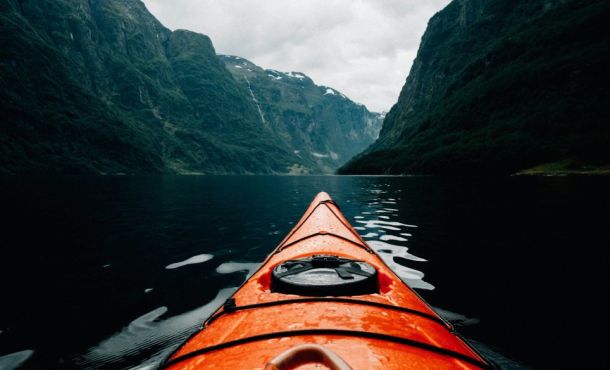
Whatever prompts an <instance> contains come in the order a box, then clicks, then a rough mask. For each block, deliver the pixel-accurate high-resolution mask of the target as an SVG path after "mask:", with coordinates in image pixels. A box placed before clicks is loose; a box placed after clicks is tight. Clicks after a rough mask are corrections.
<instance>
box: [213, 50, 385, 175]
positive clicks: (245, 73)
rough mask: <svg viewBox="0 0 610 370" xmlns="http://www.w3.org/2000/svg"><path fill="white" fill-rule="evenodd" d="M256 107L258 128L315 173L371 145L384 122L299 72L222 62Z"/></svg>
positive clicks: (244, 62)
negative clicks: (269, 132) (271, 134)
mask: <svg viewBox="0 0 610 370" xmlns="http://www.w3.org/2000/svg"><path fill="white" fill-rule="evenodd" d="M220 58H221V60H222V61H223V62H224V63H225V65H226V67H227V69H228V70H229V71H230V72H231V74H232V75H233V77H234V78H235V80H236V81H237V82H238V83H240V84H241V85H242V87H243V88H244V89H245V90H246V91H247V92H248V94H249V95H250V98H251V100H252V101H253V102H254V104H255V105H256V108H257V110H258V115H259V119H260V122H261V124H262V125H264V126H266V127H268V128H269V129H271V130H272V131H273V132H275V133H277V134H278V135H279V136H280V137H281V139H282V140H283V141H284V142H286V143H287V144H288V145H289V146H290V148H291V150H292V151H293V153H296V155H298V156H299V157H300V158H302V160H303V161H304V163H307V164H309V166H311V168H303V170H306V171H313V172H332V171H334V170H335V169H336V168H338V167H339V166H340V165H342V164H344V163H345V162H347V161H348V160H349V159H350V158H352V157H353V156H354V155H356V154H357V153H360V152H361V151H363V150H364V149H366V147H368V146H369V145H370V144H372V143H373V141H375V139H376V138H377V137H378V135H379V130H380V129H381V123H382V118H381V115H380V114H378V113H372V112H369V111H368V110H367V108H366V107H365V106H364V105H362V104H358V103H355V102H353V101H351V100H350V99H349V98H347V97H346V96H345V95H343V94H342V93H340V92H339V91H337V90H335V89H332V88H330V87H326V86H318V85H316V84H315V83H314V82H313V81H312V80H311V79H310V78H309V77H308V76H307V75H305V74H303V73H299V72H288V73H283V72H279V71H275V70H268V69H263V68H261V67H259V66H257V65H255V64H253V63H252V62H250V61H248V60H246V59H243V58H240V57H236V56H220Z"/></svg>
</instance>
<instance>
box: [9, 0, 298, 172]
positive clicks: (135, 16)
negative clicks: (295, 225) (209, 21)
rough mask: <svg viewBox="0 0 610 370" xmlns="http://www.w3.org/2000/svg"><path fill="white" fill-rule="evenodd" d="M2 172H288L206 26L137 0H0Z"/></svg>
mask: <svg viewBox="0 0 610 370" xmlns="http://www.w3.org/2000/svg"><path fill="white" fill-rule="evenodd" d="M0 42H1V44H0V113H1V114H2V122H1V123H0V124H1V128H0V158H1V159H0V172H4V173H41V172H59V173H119V172H121V173H285V172H288V171H290V170H291V168H292V167H293V166H294V165H295V164H300V163H301V160H300V158H299V157H298V156H296V155H295V154H294V153H293V152H292V151H291V150H290V148H289V147H288V146H287V145H286V144H285V143H284V142H283V141H282V140H281V139H280V137H279V136H278V135H276V134H274V133H273V132H272V131H271V130H269V129H267V128H265V127H264V126H263V125H261V123H260V121H259V118H258V113H257V110H256V107H255V106H254V104H253V103H252V101H251V99H250V98H249V96H247V95H246V94H244V92H243V90H242V88H241V87H240V86H239V85H238V84H237V83H236V82H235V80H234V79H233V77H232V76H231V74H230V73H228V71H227V70H226V69H225V67H224V64H223V63H222V62H220V60H218V58H217V57H216V53H215V51H214V48H213V46H212V43H211V42H210V40H209V39H208V38H207V37H206V36H203V35H199V34H195V33H192V32H187V31H175V32H171V31H170V30H168V29H166V28H165V27H163V26H162V25H161V24H160V23H159V22H158V21H157V20H156V19H155V18H154V17H153V16H152V15H151V14H150V13H149V12H148V11H147V10H146V8H145V7H144V4H143V3H142V2H140V1H138V0H105V1H93V2H91V1H86V0H53V1H51V0H40V1H19V0H7V1H2V2H0Z"/></svg>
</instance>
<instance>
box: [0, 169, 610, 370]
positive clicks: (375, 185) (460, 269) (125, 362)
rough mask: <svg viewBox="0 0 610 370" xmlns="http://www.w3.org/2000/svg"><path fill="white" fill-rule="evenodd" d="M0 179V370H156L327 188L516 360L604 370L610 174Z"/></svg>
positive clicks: (470, 331) (381, 244)
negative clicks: (0, 215) (18, 368)
mask: <svg viewBox="0 0 610 370" xmlns="http://www.w3.org/2000/svg"><path fill="white" fill-rule="evenodd" d="M0 185H1V190H2V192H1V201H2V203H1V204H2V213H3V219H4V221H2V233H1V235H0V244H1V246H2V255H1V259H0V261H1V262H0V271H1V272H0V274H1V283H0V284H1V288H2V300H1V303H0V313H1V315H0V368H1V369H8V368H14V367H16V366H18V364H22V366H23V368H31V369H53V368H61V369H64V368H65V369H71V368H92V369H95V368H104V369H107V368H108V369H113V368H118V369H129V368H140V369H142V368H149V367H150V366H149V365H154V364H155V363H157V362H158V361H159V359H160V358H162V357H163V356H165V355H166V354H167V352H168V350H171V349H172V348H173V347H174V346H176V345H177V344H179V343H180V342H181V341H182V340H183V339H184V338H185V336H187V335H188V334H189V333H190V332H192V330H194V329H195V328H196V327H197V325H198V324H199V323H200V322H201V321H202V320H203V319H204V318H205V317H206V316H207V315H209V314H210V313H211V312H212V311H213V310H214V309H215V308H216V307H217V306H218V305H220V304H221V302H223V301H224V299H226V297H227V296H228V295H230V294H231V293H232V292H233V291H234V289H235V287H237V286H239V285H240V284H241V283H242V282H243V281H244V279H245V278H246V277H247V274H248V272H249V271H251V270H252V269H253V268H255V267H256V266H257V264H258V263H260V262H261V261H262V260H263V259H264V258H265V256H266V255H267V254H268V253H269V252H270V251H271V250H272V249H273V248H274V246H275V245H276V244H277V243H278V242H279V241H280V240H281V238H282V237H283V236H284V235H285V234H286V233H287V232H288V231H289V230H290V228H291V227H292V224H293V222H295V221H297V220H298V218H299V217H300V216H301V214H302V213H303V211H304V210H305V208H306V206H307V205H308V203H309V202H310V201H311V200H312V198H313V197H314V196H315V194H316V193H317V192H318V191H320V190H325V191H327V192H329V193H330V194H331V195H332V196H333V197H334V198H335V200H337V201H338V202H339V204H340V205H341V206H342V210H343V211H344V213H345V214H346V216H347V217H348V218H349V219H350V220H351V221H352V223H353V224H354V226H357V227H358V228H359V230H360V232H361V234H363V235H366V238H367V239H368V240H369V242H370V243H371V245H372V246H373V247H374V248H375V249H377V250H378V251H379V252H380V254H381V255H382V256H383V257H384V259H385V260H386V261H388V262H390V263H391V265H392V267H393V268H394V269H395V270H396V271H397V272H398V273H399V275H401V276H402V277H403V278H404V280H405V281H406V282H408V283H409V284H410V285H411V286H414V287H416V288H417V289H418V291H419V292H420V294H422V295H423V296H424V298H425V299H426V300H427V301H428V302H430V303H431V304H432V305H433V306H434V307H437V308H438V309H439V312H440V313H441V314H443V315H445V316H446V317H448V318H449V319H451V320H452V321H454V322H455V323H456V325H458V327H459V330H460V332H461V333H462V334H464V335H465V336H466V337H468V338H469V339H471V340H473V341H475V342H476V343H478V344H477V345H478V346H479V347H480V348H482V349H483V350H484V351H485V352H486V353H489V354H490V355H491V356H492V357H494V358H495V359H496V360H497V361H498V362H500V363H503V364H504V366H505V367H506V368H520V366H523V367H524V368H525V367H528V368H540V369H558V368H602V365H603V366H604V367H605V366H606V365H605V362H606V361H605V358H604V357H605V356H604V355H605V352H604V349H605V346H604V341H602V340H600V339H598V334H597V333H598V332H602V333H605V329H607V324H606V323H605V317H606V311H605V305H604V304H603V303H601V302H602V299H605V297H604V296H605V295H606V294H607V293H608V283H607V281H608V277H607V276H606V272H607V270H608V267H609V265H608V257H607V249H608V247H609V246H610V243H609V241H608V231H609V226H610V223H609V219H610V218H609V216H610V192H609V190H610V178H585V177H574V178H570V177H564V178H521V177H519V178H516V177H512V178H498V179H455V178H453V179H444V178H435V177H402V178H396V177H393V178H389V177H62V178H53V179H49V178H3V179H0ZM184 261H186V262H192V263H190V264H182V263H181V262H184ZM602 335H604V334H602ZM602 346H603V347H602ZM509 359H511V360H509ZM519 364H521V365H519Z"/></svg>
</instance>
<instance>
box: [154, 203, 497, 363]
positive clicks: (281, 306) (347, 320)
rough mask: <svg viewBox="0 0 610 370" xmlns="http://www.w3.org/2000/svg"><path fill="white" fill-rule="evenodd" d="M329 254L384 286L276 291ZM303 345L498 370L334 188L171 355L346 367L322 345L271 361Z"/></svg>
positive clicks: (378, 358) (351, 359)
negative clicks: (393, 261) (283, 270)
mask: <svg viewBox="0 0 610 370" xmlns="http://www.w3.org/2000/svg"><path fill="white" fill-rule="evenodd" d="M321 254H323V255H333V256H337V257H341V258H349V259H353V260H358V261H363V262H366V263H368V264H370V265H372V266H373V267H374V268H375V269H376V270H377V274H378V275H377V279H378V288H379V289H378V292H377V293H373V294H365V295H355V296H338V297H333V296H326V297H311V296H301V295H295V294H284V293H278V292H274V291H273V289H272V271H273V269H274V267H276V266H278V265H279V264H280V263H282V262H285V261H290V260H297V259H300V258H306V257H311V256H314V255H321ZM304 344H315V345H319V346H316V348H321V349H323V350H328V352H329V353H331V355H332V354H336V356H338V357H339V358H340V359H342V360H343V361H344V362H345V364H347V365H348V367H346V368H351V369H424V368H430V369H434V368H438V369H440V368H442V369H479V368H489V367H490V364H488V363H487V362H486V361H485V360H484V359H483V358H482V357H481V356H480V355H479V354H478V353H477V352H476V351H475V350H474V349H473V348H472V347H470V346H469V345H468V344H467V343H466V342H465V341H463V340H462V339H461V338H460V337H459V336H458V335H457V334H456V333H455V332H454V331H453V328H452V326H451V325H450V324H449V323H447V322H445V321H444V320H443V319H442V318H441V317H440V316H438V314H436V313H435V312H434V311H433V310H432V309H431V308H430V307H429V306H428V304H426V303H425V302H424V301H423V299H421V298H420V297H419V295H417V293H415V292H414V291H413V290H412V289H411V288H409V287H408V286H407V285H406V284H404V283H403V282H402V281H401V280H400V279H399V278H398V276H396V275H395V274H394V272H393V271H392V270H391V269H390V268H389V267H388V266H387V265H386V264H385V263H384V262H383V261H382V260H381V258H380V257H379V256H377V254H376V253H375V252H374V251H373V250H372V249H371V248H370V247H369V246H368V245H367V244H366V242H364V240H363V239H362V238H361V237H360V235H359V234H358V232H357V231H356V230H355V229H354V228H353V227H352V226H351V225H350V224H349V222H348V220H347V219H346V218H345V217H344V216H343V214H342V213H341V211H340V210H339V207H338V206H337V205H336V204H335V203H334V202H333V201H332V200H331V198H330V196H329V195H328V194H326V193H320V194H318V195H317V196H316V198H315V199H314V201H313V202H312V203H311V205H310V206H309V208H308V209H307V211H306V212H305V214H304V215H303V217H302V218H301V220H300V221H299V222H298V223H297V225H296V226H295V227H294V228H293V230H292V231H291V232H290V233H289V234H288V235H287V236H286V237H285V238H284V240H283V241H282V242H281V243H280V244H279V246H278V247H277V248H276V249H275V250H274V251H273V252H272V253H271V254H270V255H269V257H267V259H266V260H265V261H264V262H263V264H262V266H261V267H260V268H259V270H258V271H256V272H255V273H254V274H253V275H252V277H250V278H249V279H248V280H247V281H246V282H245V283H244V284H243V285H242V286H241V287H240V289H239V290H238V291H237V292H236V293H235V294H234V295H233V296H232V297H231V298H230V299H229V300H228V301H227V303H225V305H224V306H223V307H221V308H220V309H219V310H218V311H217V312H216V313H215V314H214V315H212V316H211V317H210V318H209V319H208V320H207V321H206V322H205V323H204V325H203V328H202V329H201V330H200V331H199V332H197V333H195V334H194V335H193V336H192V337H191V338H190V339H189V340H187V342H186V343H184V344H183V345H182V346H181V347H180V348H179V349H178V350H177V351H176V352H175V353H173V354H172V356H171V357H170V358H169V359H168V361H167V363H166V364H165V366H166V368H169V369H199V368H205V369H225V368H226V369H229V368H231V369H279V368H281V369H284V368H291V369H292V368H298V369H307V368H316V369H320V368H337V369H339V368H340V367H336V366H334V365H332V361H331V364H330V365H329V363H328V361H326V360H324V361H323V359H320V358H318V357H324V354H320V353H318V352H316V351H317V350H316V349H315V348H314V349H313V350H312V349H311V348H308V349H303V353H305V352H307V351H309V352H307V353H308V354H310V355H311V353H314V355H313V357H312V356H306V355H303V356H302V358H301V359H300V360H299V359H298V356H299V355H298V354H297V355H295V356H296V358H297V359H296V360H295V361H296V362H294V361H293V362H294V363H293V364H291V365H290V367H277V366H276V367H270V366H271V365H269V363H270V361H272V360H273V359H274V358H276V357H277V356H278V355H281V354H282V353H288V352H289V351H290V350H291V349H294V348H298V346H301V345H304ZM320 346H321V347H320ZM297 352H298V351H297ZM318 355H319V356H318ZM287 356H288V355H287ZM325 361H326V362H325ZM329 361H330V360H329ZM321 366H322V367H321ZM341 369H343V368H341Z"/></svg>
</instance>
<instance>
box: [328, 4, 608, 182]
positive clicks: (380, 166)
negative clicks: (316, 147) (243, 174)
mask: <svg viewBox="0 0 610 370" xmlns="http://www.w3.org/2000/svg"><path fill="white" fill-rule="evenodd" d="M609 17H610V2H609V1H605V0H587V1H585V0H534V1H525V0H521V1H510V0H491V1H486V0H454V1H453V2H452V3H451V4H449V5H448V6H447V7H446V8H445V9H444V10H442V11H441V12H439V13H438V14H436V15H435V16H434V17H433V18H432V19H431V20H430V22H429V24H428V28H427V30H426V32H425V34H424V36H423V38H422V43H421V45H420V48H419V51H418V55H417V58H416V60H415V62H414V64H413V67H412V69H411V72H410V74H409V77H408V78H407V81H406V84H405V86H404V88H403V90H402V92H401V94H400V97H399V100H398V103H397V104H396V105H395V106H394V107H393V108H392V110H391V111H390V112H389V113H388V115H387V117H386V119H385V121H384V126H383V129H382V131H381V134H380V138H379V140H378V141H377V142H376V143H375V144H373V145H372V146H371V147H370V148H369V149H368V150H367V151H366V152H365V153H363V154H362V155H360V156H358V157H357V158H355V159H354V160H353V161H351V162H350V163H349V164H347V165H346V166H344V167H343V168H341V169H340V171H339V172H340V173H456V172H459V173H464V172H467V173H500V174H508V173H513V172H516V171H519V170H522V169H526V168H529V167H533V166H536V165H539V164H542V163H546V162H555V161H567V162H566V163H579V162H580V163H593V164H608V163H610V128H609V127H608V122H609V121H610V120H609V118H610V117H609V113H610V108H609V107H610V92H609V90H608V87H607V86H608V81H609V80H610V79H609V77H610V76H609V69H608V65H610V42H609V41H608V40H610V31H609V30H610V29H609V28H608V27H607V25H606V22H607V19H610V18H609Z"/></svg>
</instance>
